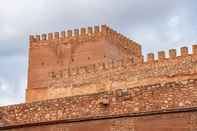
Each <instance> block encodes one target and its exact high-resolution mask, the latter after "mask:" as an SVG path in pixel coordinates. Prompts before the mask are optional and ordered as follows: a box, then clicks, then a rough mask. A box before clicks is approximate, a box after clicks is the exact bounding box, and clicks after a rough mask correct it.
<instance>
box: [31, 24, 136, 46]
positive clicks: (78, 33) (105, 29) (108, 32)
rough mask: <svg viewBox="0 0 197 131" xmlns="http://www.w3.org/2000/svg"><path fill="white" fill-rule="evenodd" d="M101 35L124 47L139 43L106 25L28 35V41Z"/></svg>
mask: <svg viewBox="0 0 197 131" xmlns="http://www.w3.org/2000/svg"><path fill="white" fill-rule="evenodd" d="M95 36H98V37H103V38H105V39H110V40H115V41H118V42H119V43H121V44H123V45H125V48H133V46H132V45H131V44H135V45H138V46H139V47H140V45H139V44H138V43H137V42H135V41H133V40H130V39H129V38H127V37H125V36H124V35H122V34H120V33H118V32H117V31H115V30H113V29H112V28H110V27H109V26H107V25H101V26H94V27H87V28H84V27H82V28H80V29H74V30H67V31H62V32H54V33H48V34H41V35H30V42H40V41H47V40H64V39H75V38H81V39H84V38H87V37H95Z"/></svg>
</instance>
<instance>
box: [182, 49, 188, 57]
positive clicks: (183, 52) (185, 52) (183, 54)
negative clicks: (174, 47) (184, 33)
mask: <svg viewBox="0 0 197 131" xmlns="http://www.w3.org/2000/svg"><path fill="white" fill-rule="evenodd" d="M188 54H189V53H188V48H187V47H181V56H183V57H184V56H188Z"/></svg>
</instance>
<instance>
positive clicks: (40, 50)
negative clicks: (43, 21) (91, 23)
mask: <svg viewBox="0 0 197 131" xmlns="http://www.w3.org/2000/svg"><path fill="white" fill-rule="evenodd" d="M91 29H92V28H91ZM140 56H141V47H140V45H138V44H137V43H135V42H134V41H131V40H129V39H127V38H126V37H124V36H122V35H121V34H118V33H117V32H115V31H113V30H112V29H110V28H109V27H106V26H101V27H100V28H99V27H95V28H94V32H91V30H90V28H88V30H87V31H86V29H84V28H82V29H81V32H80V34H79V32H78V33H73V34H72V32H71V31H68V33H67V35H65V32H64V33H62V34H61V36H60V34H59V33H57V32H56V33H54V34H51V33H49V34H48V36H47V35H46V34H43V35H42V36H36V37H33V36H31V37H30V49H29V73H28V74H29V75H28V90H27V101H28V102H31V101H37V100H44V99H52V98H58V97H63V96H70V95H71V94H72V93H70V92H69V91H68V90H67V89H63V88H64V87H65V86H66V87H68V86H67V85H64V84H61V83H58V85H59V86H58V88H60V87H61V88H62V87H63V88H62V89H61V90H56V91H55V92H57V94H56V95H50V91H48V88H55V86H54V85H53V84H52V85H51V84H50V82H51V81H50V79H48V78H49V76H50V75H51V73H56V72H58V71H59V70H68V69H71V68H79V67H82V66H83V67H84V66H88V65H93V64H96V63H102V62H109V61H117V60H127V61H130V60H131V57H132V58H135V59H136V60H137V58H139V57H140ZM61 80H65V81H69V79H68V78H66V79H63V78H62V79H61ZM36 88H39V89H36ZM55 89H56V88H55ZM37 91H39V93H37ZM62 92H64V93H62ZM75 92H76V93H77V92H80V91H75ZM95 92H97V91H95ZM95 92H94V93H95ZM59 93H62V95H59ZM63 94H65V95H63Z"/></svg>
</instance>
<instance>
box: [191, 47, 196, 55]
mask: <svg viewBox="0 0 197 131" xmlns="http://www.w3.org/2000/svg"><path fill="white" fill-rule="evenodd" d="M192 54H194V55H197V45H192Z"/></svg>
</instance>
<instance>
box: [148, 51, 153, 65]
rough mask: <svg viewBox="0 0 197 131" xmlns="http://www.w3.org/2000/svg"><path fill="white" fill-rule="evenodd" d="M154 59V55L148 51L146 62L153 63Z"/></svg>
mask: <svg viewBox="0 0 197 131" xmlns="http://www.w3.org/2000/svg"><path fill="white" fill-rule="evenodd" d="M154 61H155V56H154V54H153V53H148V55H147V62H148V63H153V62H154Z"/></svg>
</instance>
